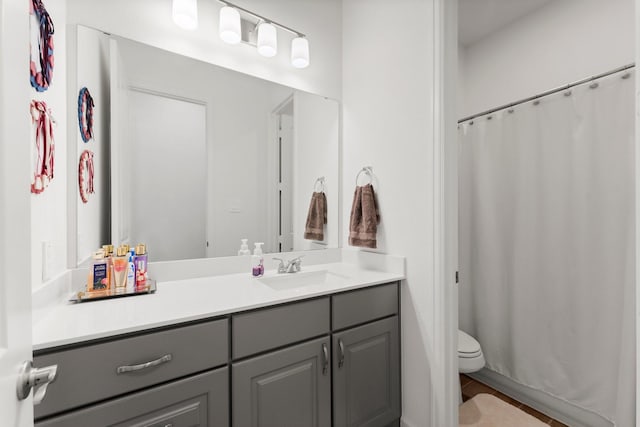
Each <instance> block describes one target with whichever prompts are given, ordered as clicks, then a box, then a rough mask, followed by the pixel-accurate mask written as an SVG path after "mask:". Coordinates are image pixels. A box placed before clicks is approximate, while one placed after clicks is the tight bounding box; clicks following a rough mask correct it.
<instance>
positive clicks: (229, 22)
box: [218, 6, 242, 44]
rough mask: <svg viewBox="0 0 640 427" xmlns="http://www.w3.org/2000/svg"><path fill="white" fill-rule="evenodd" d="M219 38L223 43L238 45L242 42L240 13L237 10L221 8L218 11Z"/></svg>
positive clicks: (227, 7)
mask: <svg viewBox="0 0 640 427" xmlns="http://www.w3.org/2000/svg"><path fill="white" fill-rule="evenodd" d="M218 32H219V34H220V38H221V39H222V41H224V42H225V43H229V44H238V43H240V40H242V27H241V25H240V13H239V12H238V10H237V9H234V8H232V7H229V6H223V7H222V9H220V26H219V27H218Z"/></svg>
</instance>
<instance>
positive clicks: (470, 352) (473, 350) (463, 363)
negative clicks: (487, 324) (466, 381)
mask: <svg viewBox="0 0 640 427" xmlns="http://www.w3.org/2000/svg"><path fill="white" fill-rule="evenodd" d="M484 364H485V362H484V355H483V354H482V348H481V347H480V343H479V342H478V341H477V340H476V339H475V338H473V337H472V336H471V335H469V334H467V333H466V332H464V331H461V330H460V329H458V372H460V373H461V374H468V373H471V372H476V371H479V370H480V369H482V368H483V367H484ZM458 387H460V383H459V382H458ZM458 395H459V397H460V400H459V403H462V389H460V393H458Z"/></svg>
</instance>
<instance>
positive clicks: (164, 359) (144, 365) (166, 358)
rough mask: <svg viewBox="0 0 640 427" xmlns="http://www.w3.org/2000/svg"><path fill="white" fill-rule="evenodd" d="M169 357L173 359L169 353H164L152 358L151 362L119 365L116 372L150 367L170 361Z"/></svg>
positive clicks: (122, 372)
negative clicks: (159, 356)
mask: <svg viewBox="0 0 640 427" xmlns="http://www.w3.org/2000/svg"><path fill="white" fill-rule="evenodd" d="M171 359H173V357H172V356H171V354H165V355H164V356H162V357H161V358H159V359H156V360H152V361H151V362H147V363H141V364H139V365H131V366H119V367H118V369H117V372H118V374H125V373H127V372H135V371H141V370H143V369H147V368H152V367H154V366H158V365H162V364H163V363H167V362H171Z"/></svg>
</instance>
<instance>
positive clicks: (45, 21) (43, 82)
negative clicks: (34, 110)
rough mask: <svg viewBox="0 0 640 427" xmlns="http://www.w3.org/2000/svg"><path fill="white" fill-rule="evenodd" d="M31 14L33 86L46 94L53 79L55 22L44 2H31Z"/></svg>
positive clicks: (39, 0) (35, 0) (36, 0)
mask: <svg viewBox="0 0 640 427" xmlns="http://www.w3.org/2000/svg"><path fill="white" fill-rule="evenodd" d="M29 14H30V33H31V35H30V37H31V43H30V44H31V46H30V58H29V69H30V74H31V86H33V87H34V89H35V90H36V91H38V92H44V91H45V90H47V89H48V88H49V85H50V84H51V80H52V78H53V33H54V30H53V21H52V20H51V17H50V16H49V13H47V9H45V7H44V4H42V0H30V2H29Z"/></svg>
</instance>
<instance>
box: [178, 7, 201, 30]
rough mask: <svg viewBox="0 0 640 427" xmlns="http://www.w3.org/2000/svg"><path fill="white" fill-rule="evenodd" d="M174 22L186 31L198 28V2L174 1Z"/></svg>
mask: <svg viewBox="0 0 640 427" xmlns="http://www.w3.org/2000/svg"><path fill="white" fill-rule="evenodd" d="M172 15H173V22H175V23H176V25H177V26H178V27H180V28H184V29H185V30H195V29H196V28H198V0H173V10H172Z"/></svg>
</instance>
